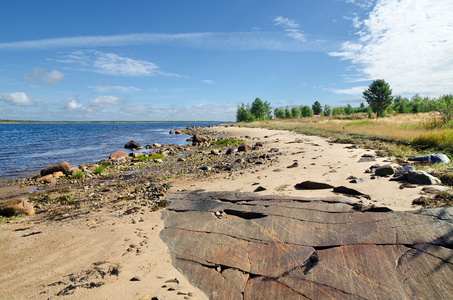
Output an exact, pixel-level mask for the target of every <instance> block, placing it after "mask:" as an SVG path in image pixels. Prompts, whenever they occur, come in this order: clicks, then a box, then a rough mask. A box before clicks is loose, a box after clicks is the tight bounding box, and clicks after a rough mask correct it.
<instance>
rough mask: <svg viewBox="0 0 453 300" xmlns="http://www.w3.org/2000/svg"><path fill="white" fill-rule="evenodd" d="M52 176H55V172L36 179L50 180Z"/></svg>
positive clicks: (38, 180)
mask: <svg viewBox="0 0 453 300" xmlns="http://www.w3.org/2000/svg"><path fill="white" fill-rule="evenodd" d="M52 177H53V174H48V175H44V176H42V177H39V178H38V179H36V181H37V182H47V180H49V179H50V178H52Z"/></svg>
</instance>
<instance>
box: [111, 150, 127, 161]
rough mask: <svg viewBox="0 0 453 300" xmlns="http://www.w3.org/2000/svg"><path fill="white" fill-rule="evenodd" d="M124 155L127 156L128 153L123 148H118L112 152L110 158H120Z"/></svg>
mask: <svg viewBox="0 0 453 300" xmlns="http://www.w3.org/2000/svg"><path fill="white" fill-rule="evenodd" d="M122 157H127V153H126V152H124V151H123V150H118V151H115V152H113V153H112V154H110V156H109V159H118V158H122Z"/></svg>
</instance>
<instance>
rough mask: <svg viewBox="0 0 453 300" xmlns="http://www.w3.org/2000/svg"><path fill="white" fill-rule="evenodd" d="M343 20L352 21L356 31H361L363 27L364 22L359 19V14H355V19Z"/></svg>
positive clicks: (347, 18) (346, 17)
mask: <svg viewBox="0 0 453 300" xmlns="http://www.w3.org/2000/svg"><path fill="white" fill-rule="evenodd" d="M343 18H344V19H345V20H351V21H352V26H354V28H355V29H359V28H360V27H362V25H363V22H362V21H361V20H360V18H359V16H358V15H357V14H353V17H348V16H345V17H343Z"/></svg>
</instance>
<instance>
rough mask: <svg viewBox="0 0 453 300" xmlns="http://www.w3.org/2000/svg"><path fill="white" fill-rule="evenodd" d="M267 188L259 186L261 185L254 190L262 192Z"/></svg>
mask: <svg viewBox="0 0 453 300" xmlns="http://www.w3.org/2000/svg"><path fill="white" fill-rule="evenodd" d="M266 190H267V189H266V188H265V187H263V186H259V187H257V188H256V189H255V190H254V191H253V192H255V193H256V192H262V191H266Z"/></svg>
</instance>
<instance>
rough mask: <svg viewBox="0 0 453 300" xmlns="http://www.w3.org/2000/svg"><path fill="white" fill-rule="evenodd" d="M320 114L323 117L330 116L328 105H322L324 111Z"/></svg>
mask: <svg viewBox="0 0 453 300" xmlns="http://www.w3.org/2000/svg"><path fill="white" fill-rule="evenodd" d="M322 113H323V114H324V115H325V116H331V115H332V107H330V105H327V104H326V105H324V109H323V111H322Z"/></svg>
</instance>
